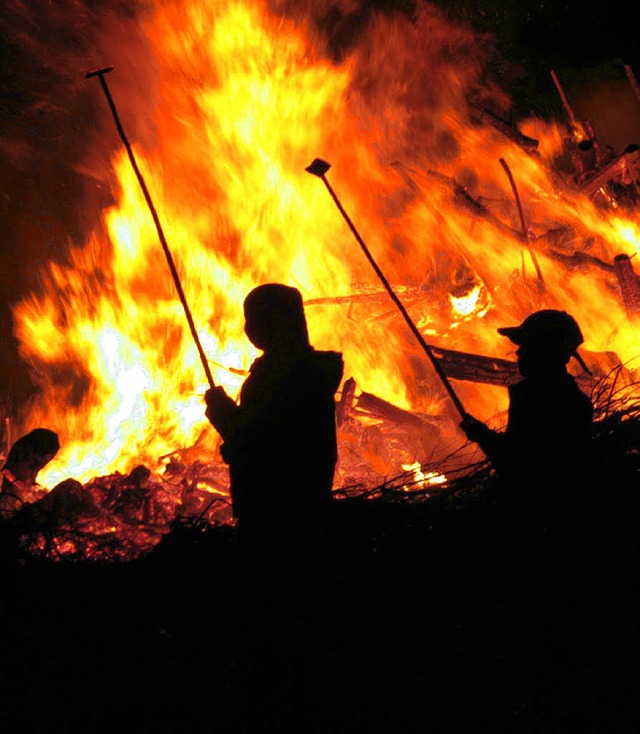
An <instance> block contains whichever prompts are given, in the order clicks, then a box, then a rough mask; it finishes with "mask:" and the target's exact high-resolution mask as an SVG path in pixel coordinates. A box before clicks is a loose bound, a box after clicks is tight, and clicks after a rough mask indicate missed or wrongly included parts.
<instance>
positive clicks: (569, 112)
mask: <svg viewBox="0 0 640 734" xmlns="http://www.w3.org/2000/svg"><path fill="white" fill-rule="evenodd" d="M551 78H552V79H553V83H554V84H555V85H556V89H557V90H558V94H559V95H560V101H561V102H562V106H563V107H564V111H565V112H566V113H567V117H568V118H569V124H570V126H571V129H572V130H573V131H574V132H575V131H576V130H578V129H579V127H580V126H579V125H578V120H577V119H576V116H575V114H574V112H573V109H572V108H571V105H570V104H569V100H568V99H567V95H566V94H565V93H564V89H563V88H562V85H561V84H560V80H559V79H558V75H557V74H556V73H555V71H553V70H551Z"/></svg>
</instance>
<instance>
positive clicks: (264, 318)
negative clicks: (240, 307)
mask: <svg viewBox="0 0 640 734" xmlns="http://www.w3.org/2000/svg"><path fill="white" fill-rule="evenodd" d="M244 317H245V333H246V335H247V337H248V338H249V341H250V342H251V343H252V344H253V345H254V346H255V347H257V348H258V349H261V350H262V351H263V352H266V353H271V352H292V351H297V350H299V349H303V348H307V347H309V333H308V331H307V322H306V319H305V315H304V305H303V303H302V296H301V295H300V292H299V291H298V290H297V289H296V288H292V287H290V286H287V285H282V284H280V283H266V284H265V285H260V286H258V287H257V288H254V289H253V290H252V291H251V292H250V293H249V295H248V296H247V297H246V298H245V301H244Z"/></svg>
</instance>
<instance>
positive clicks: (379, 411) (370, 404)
mask: <svg viewBox="0 0 640 734" xmlns="http://www.w3.org/2000/svg"><path fill="white" fill-rule="evenodd" d="M355 407H357V408H359V409H360V410H361V411H363V412H365V413H368V414H370V415H372V416H375V417H377V418H382V419H383V420H386V421H390V422H391V423H396V424H399V425H405V426H408V427H415V428H422V427H423V426H424V424H425V422H426V421H425V420H424V419H423V418H421V417H420V416H418V415H416V414H415V413H410V412H409V411H407V410H404V409H403V408H398V406H397V405H393V403H389V402H387V401H386V400H383V399H382V398H379V397H378V396H377V395H373V394H372V393H368V392H362V393H360V396H359V397H358V399H357V400H356V402H355Z"/></svg>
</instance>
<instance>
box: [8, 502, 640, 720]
mask: <svg viewBox="0 0 640 734" xmlns="http://www.w3.org/2000/svg"><path fill="white" fill-rule="evenodd" d="M335 504H336V506H335V508H334V511H333V516H332V521H331V524H330V528H329V531H328V533H327V537H326V540H327V547H328V549H329V551H328V556H327V561H326V565H325V571H326V576H325V585H324V586H323V587H322V594H321V596H322V599H320V600H318V602H317V605H316V613H315V614H314V616H313V617H312V619H311V622H310V623H309V626H308V627H306V628H305V630H306V631H305V634H304V636H303V637H304V639H300V640H298V646H297V647H296V649H295V650H294V651H293V652H292V653H291V654H289V655H280V656H279V655H278V652H277V647H278V645H277V643H276V642H274V640H273V639H271V640H269V639H265V640H264V643H265V645H264V654H260V651H258V652H256V651H253V652H252V653H250V654H247V652H246V650H244V649H243V640H241V639H239V634H238V632H237V631H236V626H235V625H234V621H235V617H236V614H237V608H238V607H237V604H236V602H237V600H235V601H234V598H233V593H232V589H233V588H234V579H233V566H232V558H233V543H234V531H233V529H231V528H228V527H216V528H202V527H193V526H177V527H176V528H175V529H174V531H173V532H172V533H170V534H169V535H168V536H167V537H166V539H165V541H163V543H162V544H161V545H160V546H159V547H158V548H157V549H155V550H154V551H152V552H151V554H149V555H148V556H147V557H145V558H143V559H139V560H136V561H134V562H130V563H116V564H104V563H100V564H99V565H96V564H91V563H74V564H67V563H64V564H61V563H51V562H47V561H40V560H36V559H27V560H24V559H23V560H22V562H14V561H13V560H12V559H9V560H8V561H7V562H6V563H5V564H4V578H3V582H2V586H3V592H2V626H1V635H2V685H1V689H0V692H1V697H0V727H1V730H2V731H3V732H8V733H10V734H13V732H16V733H17V732H42V733H44V732H69V733H71V732H88V733H94V732H95V733H102V732H138V733H145V732H157V733H158V734H163V733H164V732H189V733H190V734H191V733H193V734H199V733H201V732H203V733H204V732H221V733H224V732H232V731H233V732H235V731H238V732H240V731H247V732H248V731H284V730H289V729H292V730H295V731H298V732H313V733H315V732H318V733H319V734H320V733H322V734H324V733H326V734H329V733H331V734H334V733H341V732H345V733H346V732H350V733H353V732H371V733H378V732H380V733H382V732H385V733H387V732H388V733H389V734H391V733H395V732H414V731H415V732H429V731H431V732H449V731H451V732H453V731H458V730H464V731H469V732H476V731H487V732H496V731H513V732H545V733H547V732H581V733H582V732H627V731H628V732H637V731H640V701H639V700H638V683H639V682H640V678H639V677H638V630H637V619H638V614H637V613H638V600H637V598H636V591H637V585H638V580H637V563H636V560H637V558H636V553H635V545H636V542H635V539H633V540H629V539H628V538H627V539H625V541H624V542H621V541H620V538H619V537H616V534H615V533H613V532H612V531H611V530H609V531H607V533H608V534H607V537H606V538H604V541H605V542H603V543H601V547H603V548H604V549H605V550H604V551H603V552H604V554H605V555H606V558H603V562H602V564H601V566H600V568H599V569H598V570H597V572H594V579H593V583H591V582H589V583H588V584H587V585H586V588H581V590H580V592H579V593H578V594H577V595H576V597H575V599H573V600H571V599H569V605H570V606H569V614H568V615H567V616H568V617H569V618H570V619H575V622H576V624H575V627H573V625H572V624H571V623H569V624H567V621H566V619H565V621H564V627H563V626H562V625H559V626H558V628H557V630H556V633H554V634H556V639H554V640H553V641H550V637H553V634H551V636H549V635H546V634H545V633H540V630H539V629H538V625H537V619H538V610H537V608H536V606H535V604H533V605H532V606H529V607H528V608H527V609H524V610H523V608H522V606H523V605H522V604H521V603H519V601H518V600H519V599H520V597H518V596H517V594H514V591H513V585H512V584H511V583H510V580H513V576H514V575H517V572H518V562H517V559H514V558H508V557H505V556H506V555H507V554H510V555H512V551H507V550H506V549H504V548H501V547H499V546H500V542H501V541H500V542H499V541H498V540H497V539H496V537H495V536H494V535H493V529H492V526H491V524H490V523H489V524H486V523H485V519H486V517H485V515H483V514H482V512H480V511H477V510H467V511H466V512H464V511H463V512H459V511H456V512H453V511H450V512H448V513H447V512H440V511H438V512H435V511H433V512H431V511H428V510H425V509H424V508H420V507H418V508H416V507H415V506H411V505H404V506H399V505H386V506H385V504H383V503H381V502H378V501H372V500H355V501H352V500H345V501H339V502H336V503H335ZM594 531H595V532H602V530H601V529H598V528H596V529H595V530H594ZM625 533H627V534H628V529H627V530H626V531H625ZM530 601H531V600H530ZM237 603H239V604H240V605H241V604H242V600H240V601H239V602H237ZM525 606H526V605H525ZM553 606H554V605H553V604H551V605H549V606H547V607H545V608H546V609H547V612H544V613H545V614H547V613H548V609H549V608H551V609H553ZM559 606H560V605H559ZM551 616H553V615H551ZM573 632H575V634H573ZM263 634H264V635H265V637H266V638H268V637H269V633H268V632H267V631H266V630H265V631H264V632H263ZM557 635H561V636H562V639H560V640H559V639H557ZM269 650H270V652H269Z"/></svg>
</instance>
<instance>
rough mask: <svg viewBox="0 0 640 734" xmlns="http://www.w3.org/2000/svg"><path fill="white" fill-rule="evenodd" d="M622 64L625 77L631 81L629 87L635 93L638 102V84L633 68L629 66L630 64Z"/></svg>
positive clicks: (639, 92) (639, 100)
mask: <svg viewBox="0 0 640 734" xmlns="http://www.w3.org/2000/svg"><path fill="white" fill-rule="evenodd" d="M623 66H624V70H625V72H626V74H627V78H628V79H629V82H630V83H631V88H632V89H633V92H634V94H635V95H636V97H637V99H638V102H640V85H639V84H638V80H637V79H636V75H635V74H634V73H633V69H632V68H631V65H630V64H623Z"/></svg>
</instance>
